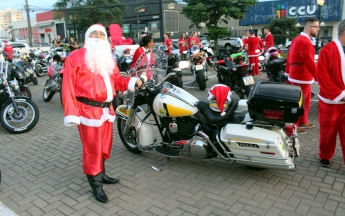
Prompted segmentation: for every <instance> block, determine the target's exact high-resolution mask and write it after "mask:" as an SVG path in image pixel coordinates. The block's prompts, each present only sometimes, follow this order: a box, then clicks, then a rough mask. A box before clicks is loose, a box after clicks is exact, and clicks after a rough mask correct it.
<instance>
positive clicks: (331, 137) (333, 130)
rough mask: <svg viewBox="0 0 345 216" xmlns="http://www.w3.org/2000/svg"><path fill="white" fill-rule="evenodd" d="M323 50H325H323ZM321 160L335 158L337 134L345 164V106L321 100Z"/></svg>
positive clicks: (319, 114) (319, 113)
mask: <svg viewBox="0 0 345 216" xmlns="http://www.w3.org/2000/svg"><path fill="white" fill-rule="evenodd" d="M322 49H323V48H322ZM318 108H319V112H318V116H319V123H320V141H319V149H320V152H319V157H320V159H326V160H331V159H332V157H333V156H334V153H335V149H336V144H337V140H336V138H337V134H339V137H340V143H341V149H342V153H343V161H344V164H345V127H344V125H345V112H344V110H345V104H327V103H324V102H323V101H321V100H319V107H318Z"/></svg>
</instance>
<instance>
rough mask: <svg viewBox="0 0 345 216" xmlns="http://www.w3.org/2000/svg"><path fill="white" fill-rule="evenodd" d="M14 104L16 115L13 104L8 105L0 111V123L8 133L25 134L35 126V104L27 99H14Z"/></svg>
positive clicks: (36, 119) (36, 114) (36, 115)
mask: <svg viewBox="0 0 345 216" xmlns="http://www.w3.org/2000/svg"><path fill="white" fill-rule="evenodd" d="M15 103H17V107H18V113H16V111H15V110H14V107H13V104H12V103H8V104H6V105H5V106H4V107H2V109H1V111H0V122H1V125H2V126H3V127H4V128H5V130H7V131H8V132H10V133H14V134H19V133H25V132H27V131H29V130H31V129H32V128H33V127H35V125H36V124H37V122H38V118H39V111H38V108H37V106H36V104H35V103H34V102H32V101H31V100H29V99H23V98H20V99H15Z"/></svg>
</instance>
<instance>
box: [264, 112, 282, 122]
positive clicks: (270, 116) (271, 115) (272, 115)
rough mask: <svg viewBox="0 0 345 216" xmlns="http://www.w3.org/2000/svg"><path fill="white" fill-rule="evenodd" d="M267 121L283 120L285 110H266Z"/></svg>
mask: <svg viewBox="0 0 345 216" xmlns="http://www.w3.org/2000/svg"><path fill="white" fill-rule="evenodd" d="M264 118H265V119H274V120H283V119H284V111H283V110H264Z"/></svg>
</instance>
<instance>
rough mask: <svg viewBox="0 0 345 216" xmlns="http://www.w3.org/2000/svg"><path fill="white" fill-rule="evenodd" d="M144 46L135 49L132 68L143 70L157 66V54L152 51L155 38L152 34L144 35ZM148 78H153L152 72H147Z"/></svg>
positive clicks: (142, 41) (142, 40) (142, 42)
mask: <svg viewBox="0 0 345 216" xmlns="http://www.w3.org/2000/svg"><path fill="white" fill-rule="evenodd" d="M141 44H142V46H141V47H139V48H138V49H136V50H135V52H134V55H133V61H132V64H131V66H130V68H131V69H132V68H135V69H136V70H143V69H149V68H152V67H155V65H156V62H155V56H154V53H153V52H152V47H153V38H152V37H151V36H144V37H143V38H142V39H141ZM146 76H147V79H151V78H152V74H151V73H147V74H146Z"/></svg>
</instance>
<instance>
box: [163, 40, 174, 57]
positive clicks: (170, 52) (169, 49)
mask: <svg viewBox="0 0 345 216" xmlns="http://www.w3.org/2000/svg"><path fill="white" fill-rule="evenodd" d="M163 44H164V45H165V46H167V48H168V55H170V54H172V42H171V39H170V38H167V39H164V41H163Z"/></svg>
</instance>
